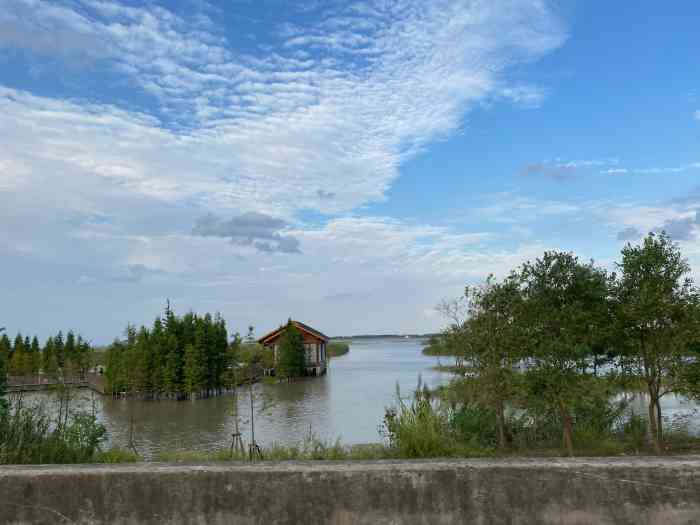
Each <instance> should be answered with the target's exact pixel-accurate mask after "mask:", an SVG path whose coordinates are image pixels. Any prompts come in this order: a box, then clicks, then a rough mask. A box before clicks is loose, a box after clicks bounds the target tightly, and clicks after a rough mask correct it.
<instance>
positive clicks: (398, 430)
mask: <svg viewBox="0 0 700 525" xmlns="http://www.w3.org/2000/svg"><path fill="white" fill-rule="evenodd" d="M396 399H397V406H396V407H395V408H394V407H392V408H388V409H387V410H386V413H385V416H384V425H383V428H382V433H383V434H384V436H385V438H386V439H387V441H388V444H389V447H390V448H391V449H393V450H394V452H395V453H396V455H397V456H398V457H402V458H429V457H445V456H454V455H456V454H457V448H458V447H457V442H456V440H455V438H454V432H452V429H451V428H450V424H449V415H448V414H447V413H446V411H445V410H443V409H442V407H441V406H440V404H439V402H438V401H437V400H434V399H432V395H431V393H430V391H429V390H428V389H427V388H422V387H421V383H420V381H419V383H418V388H417V389H416V392H415V394H414V396H413V400H412V401H411V403H410V404H406V402H405V401H404V400H403V399H402V398H401V393H400V391H399V388H398V385H397V387H396Z"/></svg>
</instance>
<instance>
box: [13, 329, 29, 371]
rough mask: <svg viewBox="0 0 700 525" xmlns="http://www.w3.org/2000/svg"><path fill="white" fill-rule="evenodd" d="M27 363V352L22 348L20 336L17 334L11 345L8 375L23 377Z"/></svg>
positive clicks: (22, 341) (22, 342)
mask: <svg viewBox="0 0 700 525" xmlns="http://www.w3.org/2000/svg"><path fill="white" fill-rule="evenodd" d="M26 362H27V352H26V350H25V347H24V339H23V338H22V334H17V336H16V337H15V341H14V344H13V345H12V358H11V359H10V375H16V376H19V375H23V374H24V371H25V367H26Z"/></svg>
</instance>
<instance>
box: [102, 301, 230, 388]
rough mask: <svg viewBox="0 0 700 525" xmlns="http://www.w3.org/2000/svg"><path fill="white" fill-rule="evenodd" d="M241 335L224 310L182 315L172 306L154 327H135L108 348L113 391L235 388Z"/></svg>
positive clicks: (107, 383)
mask: <svg viewBox="0 0 700 525" xmlns="http://www.w3.org/2000/svg"><path fill="white" fill-rule="evenodd" d="M238 342H239V338H235V342H234V344H232V345H229V342H228V333H227V331H226V322H225V321H224V319H223V318H222V317H221V315H219V314H216V315H214V316H212V315H210V314H206V315H204V316H199V315H197V314H195V313H192V312H190V313H187V314H185V315H183V316H177V315H175V314H174V313H173V311H172V310H171V309H170V306H168V307H167V308H166V310H165V314H164V315H163V316H159V317H157V318H156V319H155V321H154V322H153V326H152V327H150V328H148V327H145V326H142V327H141V328H140V329H136V328H135V327H133V326H132V327H129V328H128V329H127V335H126V339H125V340H123V341H115V342H114V343H113V344H112V345H110V346H109V348H108V349H107V353H106V367H105V386H106V389H107V392H108V393H112V394H115V395H117V394H123V395H128V396H130V397H139V398H144V399H186V398H193V397H208V396H210V395H213V394H218V393H221V392H222V391H223V390H225V389H228V388H231V386H232V384H233V381H234V378H233V377H232V374H233V373H234V371H235V367H234V361H235V357H236V346H237V343H238Z"/></svg>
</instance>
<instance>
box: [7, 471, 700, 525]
mask: <svg viewBox="0 0 700 525" xmlns="http://www.w3.org/2000/svg"><path fill="white" fill-rule="evenodd" d="M0 523H18V524H19V523H22V524H23V523H47V524H48V523H51V524H54V523H78V524H88V523H90V524H92V523H100V524H102V523H104V524H107V523H109V524H146V523H148V524H181V523H182V524H184V523H188V524H190V523H193V524H224V523H226V524H236V525H247V524H265V525H275V524H280V525H281V524H285V525H286V524H316V523H324V524H338V525H340V524H343V525H345V524H348V525H349V524H372V525H384V524H386V525H389V524H391V525H395V524H396V525H397V524H404V523H406V524H426V525H428V524H429V525H440V524H452V523H464V524H491V523H493V524H501V523H503V524H525V523H528V524H530V523H537V524H571V525H573V524H576V525H583V524H596V525H605V524H613V523H615V524H617V523H620V524H635V525H637V524H659V525H661V524H663V525H671V524H700V457H692V458H681V459H676V458H668V459H643V460H637V459H615V460H583V459H578V460H551V459H542V460H498V461H493V460H484V461H481V460H473V461H446V460H441V461H417V462H354V463H332V462H327V463H260V464H257V465H244V464H222V463H219V464H206V465H166V464H139V465H132V466H126V465H119V466H107V465H105V466H75V467H70V466H65V467H60V466H58V467H56V466H51V467H1V466H0Z"/></svg>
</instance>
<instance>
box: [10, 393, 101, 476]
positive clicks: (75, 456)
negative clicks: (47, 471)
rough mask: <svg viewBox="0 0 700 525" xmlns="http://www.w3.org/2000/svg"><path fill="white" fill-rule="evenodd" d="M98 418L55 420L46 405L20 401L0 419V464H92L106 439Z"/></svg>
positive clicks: (85, 416)
mask: <svg viewBox="0 0 700 525" xmlns="http://www.w3.org/2000/svg"><path fill="white" fill-rule="evenodd" d="M105 434H106V429H105V427H104V426H103V425H102V424H100V423H99V422H98V421H97V419H96V418H95V416H93V415H90V414H74V415H73V416H71V417H67V418H65V419H64V420H62V421H58V420H54V419H53V418H52V417H51V416H50V415H49V413H48V411H47V410H46V408H45V406H43V405H36V406H32V407H24V406H22V404H21V402H20V401H17V402H16V403H15V405H14V406H10V409H9V410H8V411H7V412H6V413H5V416H4V417H3V418H2V419H1V420H0V464H42V463H89V462H92V461H94V460H95V456H96V454H97V453H98V452H99V450H100V445H101V444H102V442H103V441H104V440H105Z"/></svg>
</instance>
